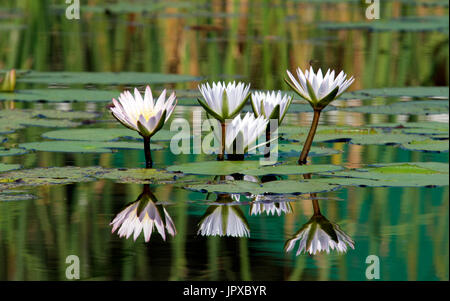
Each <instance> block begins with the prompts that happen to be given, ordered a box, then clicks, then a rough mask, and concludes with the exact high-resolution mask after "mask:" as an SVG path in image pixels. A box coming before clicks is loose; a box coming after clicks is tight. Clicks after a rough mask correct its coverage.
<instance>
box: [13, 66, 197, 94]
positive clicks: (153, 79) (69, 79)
mask: <svg viewBox="0 0 450 301" xmlns="http://www.w3.org/2000/svg"><path fill="white" fill-rule="evenodd" d="M197 80H200V78H199V77H195V76H191V75H180V74H163V73H146V72H117V73H114V72H41V71H30V72H28V73H25V74H23V75H22V76H21V77H19V78H18V79H17V82H22V83H41V84H49V85H51V84H60V85H74V84H102V85H113V84H115V85H124V84H135V85H138V84H143V85H144V84H149V83H152V84H164V83H177V82H186V81H197ZM116 96H117V95H116Z"/></svg>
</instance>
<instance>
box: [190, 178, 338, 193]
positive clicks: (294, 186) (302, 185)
mask: <svg viewBox="0 0 450 301" xmlns="http://www.w3.org/2000/svg"><path fill="white" fill-rule="evenodd" d="M185 188H186V189H189V190H194V191H200V192H214V193H251V194H265V193H272V194H304V193H319V192H327V191H333V190H336V189H338V188H339V185H334V184H329V183H323V182H317V181H307V180H305V181H294V180H284V181H273V182H266V183H264V184H258V183H254V182H248V181H225V182H221V183H216V184H193V185H187V186H185Z"/></svg>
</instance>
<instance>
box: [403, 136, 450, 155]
mask: <svg viewBox="0 0 450 301" xmlns="http://www.w3.org/2000/svg"><path fill="white" fill-rule="evenodd" d="M401 147H402V148H404V149H407V150H411V151H423V152H438V153H441V152H448V148H449V141H448V139H447V140H436V139H426V140H419V141H416V140H414V141H410V142H408V143H403V144H402V145H401Z"/></svg>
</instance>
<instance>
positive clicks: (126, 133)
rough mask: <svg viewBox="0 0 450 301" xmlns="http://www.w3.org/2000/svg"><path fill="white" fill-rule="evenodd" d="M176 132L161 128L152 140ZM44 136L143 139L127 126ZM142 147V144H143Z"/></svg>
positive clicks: (49, 137) (169, 135)
mask: <svg viewBox="0 0 450 301" xmlns="http://www.w3.org/2000/svg"><path fill="white" fill-rule="evenodd" d="M173 135H175V132H171V131H168V130H160V131H159V132H158V133H156V134H155V135H154V136H153V137H152V138H151V141H166V140H170V139H171V138H172V137H173ZM42 137H44V138H48V139H55V140H80V141H114V140H118V139H120V138H131V139H142V136H141V135H139V134H138V132H136V131H132V130H130V129H126V128H114V129H104V128H89V129H68V130H57V131H51V132H46V133H44V134H42ZM141 148H142V145H141Z"/></svg>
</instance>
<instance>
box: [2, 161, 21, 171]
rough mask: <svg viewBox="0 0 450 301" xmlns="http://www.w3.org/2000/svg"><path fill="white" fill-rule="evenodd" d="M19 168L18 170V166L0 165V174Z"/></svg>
mask: <svg viewBox="0 0 450 301" xmlns="http://www.w3.org/2000/svg"><path fill="white" fill-rule="evenodd" d="M19 168H20V164H7V163H0V172H5V171H9V170H14V169H19Z"/></svg>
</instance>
